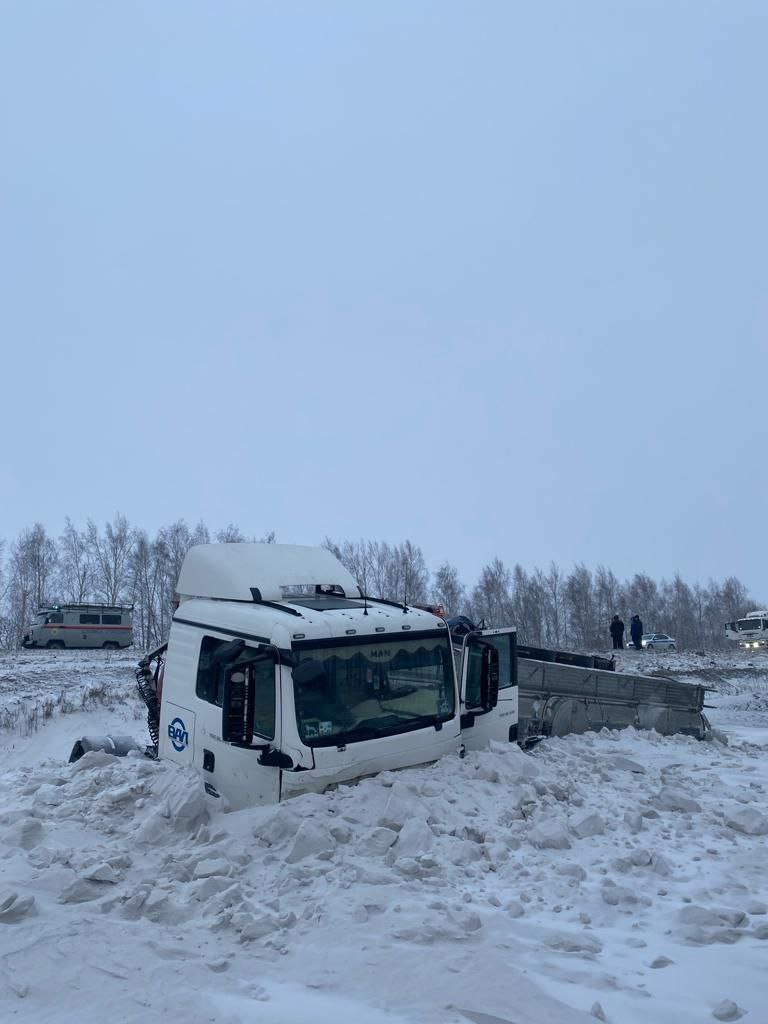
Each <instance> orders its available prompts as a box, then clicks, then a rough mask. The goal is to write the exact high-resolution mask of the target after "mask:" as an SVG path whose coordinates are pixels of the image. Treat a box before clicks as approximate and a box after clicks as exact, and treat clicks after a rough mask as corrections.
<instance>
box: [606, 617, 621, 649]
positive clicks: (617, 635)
mask: <svg viewBox="0 0 768 1024" xmlns="http://www.w3.org/2000/svg"><path fill="white" fill-rule="evenodd" d="M609 632H610V634H611V639H612V640H613V649H614V651H623V650H624V623H623V622H622V621H621V619H620V618H619V616H618V615H614V616H613V618H612V619H611V625H610V627H609Z"/></svg>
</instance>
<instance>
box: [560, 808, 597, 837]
mask: <svg viewBox="0 0 768 1024" xmlns="http://www.w3.org/2000/svg"><path fill="white" fill-rule="evenodd" d="M568 827H569V828H570V830H571V832H574V833H575V834H576V835H577V836H578V837H579V839H589V838H590V837H591V836H601V835H602V834H603V832H605V822H604V821H603V819H602V818H601V817H600V815H599V814H597V812H595V811H582V812H581V813H580V814H573V815H571V817H570V818H569V819H568Z"/></svg>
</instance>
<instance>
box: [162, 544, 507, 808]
mask: <svg viewBox="0 0 768 1024" xmlns="http://www.w3.org/2000/svg"><path fill="white" fill-rule="evenodd" d="M177 589H178V593H179V598H180V603H179V606H178V608H177V610H176V612H175V614H174V617H173V622H172V625H171V631H170V637H169V641H168V647H167V651H166V652H165V657H164V666H163V678H162V693H161V694H159V695H158V696H159V697H160V721H159V742H158V755H159V756H160V757H162V758H166V759H168V760H171V761H175V762H177V763H178V764H181V765H192V766H194V767H196V768H197V769H198V770H199V771H200V772H201V774H202V777H203V780H204V783H205V788H206V790H207V791H208V793H210V794H211V795H212V796H221V797H224V798H226V800H227V802H228V803H229V805H230V806H231V807H232V808H239V807H245V806H248V805H252V804H261V803H275V802H277V801H279V800H282V799H284V798H286V797H289V796H291V795H294V794H298V793H304V792H310V791H316V792H319V791H322V790H324V789H326V788H328V787H329V786H331V785H334V784H337V783H342V782H348V781H350V780H353V779H358V778H361V777H362V776H365V775H371V774H374V773H376V772H379V771H383V770H385V769H395V768H402V767H406V766H411V765H417V764H424V763H427V762H430V761H435V760H437V759H438V758H440V757H442V756H443V755H445V754H458V753H461V752H462V750H463V748H464V746H465V745H466V746H471V747H479V746H484V745H486V744H487V743H488V741H489V740H491V739H503V740H514V739H515V738H516V736H517V678H516V657H515V646H514V645H515V631H514V630H485V631H474V632H470V633H468V634H467V635H466V636H465V637H464V638H463V640H462V642H461V647H460V648H459V649H458V651H457V652H455V651H454V646H453V643H452V639H451V636H450V631H449V629H448V626H447V624H446V622H445V620H444V619H443V618H441V617H439V616H437V615H434V614H432V613H430V612H428V611H424V610H421V609H418V608H414V607H410V606H408V605H407V604H397V603H394V602H388V601H382V600H378V599H372V598H370V597H367V596H365V595H363V594H362V593H361V591H360V589H359V588H358V586H357V584H356V583H355V581H354V579H353V578H352V576H351V575H350V574H349V572H348V571H347V570H346V569H345V568H344V567H343V566H342V565H341V563H340V562H339V561H338V560H337V559H336V558H335V557H334V556H333V555H332V554H331V553H330V552H329V551H327V550H325V549H323V548H311V547H300V546H293V545H279V544H206V545H198V546H196V547H193V548H191V549H190V550H189V552H188V554H187V556H186V558H185V561H184V564H183V566H182V570H181V574H180V576H179V581H178V587H177ZM456 654H457V656H458V669H459V670H458V673H457V664H456V661H455V655H456Z"/></svg>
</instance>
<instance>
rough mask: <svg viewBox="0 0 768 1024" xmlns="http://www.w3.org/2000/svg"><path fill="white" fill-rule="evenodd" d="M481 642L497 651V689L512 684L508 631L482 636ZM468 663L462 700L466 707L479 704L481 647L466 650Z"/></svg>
mask: <svg viewBox="0 0 768 1024" xmlns="http://www.w3.org/2000/svg"><path fill="white" fill-rule="evenodd" d="M483 643H485V644H489V645H490V646H491V647H495V648H496V650H497V651H498V652H499V690H503V689H505V688H506V687H508V686H514V684H515V678H514V672H513V660H512V637H511V634H510V633H500V634H499V635H498V636H484V637H483ZM468 655H469V664H468V666H467V689H466V693H465V695H464V700H465V703H466V705H467V707H468V708H471V707H478V706H479V704H480V668H481V664H482V649H481V648H480V647H470V648H469V651H468Z"/></svg>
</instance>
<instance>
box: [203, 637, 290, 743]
mask: <svg viewBox="0 0 768 1024" xmlns="http://www.w3.org/2000/svg"><path fill="white" fill-rule="evenodd" d="M227 643H229V641H228V640H220V639H219V638H218V637H214V636H204V637H203V640H202V643H201V644H200V659H199V661H198V664H197V683H196V686H195V692H196V694H197V696H198V697H199V698H200V700H204V701H207V702H208V703H209V704H215V705H216V706H217V707H221V705H222V698H223V691H224V672H223V671H222V668H221V666H220V665H219V664H218V663H217V662H216V660H215V655H216V652H217V651H218V649H219V648H220V647H221V646H222V644H227ZM245 651H246V653H247V654H249V655H251V654H253V648H252V647H246V648H245ZM234 664H237V663H236V662H234ZM275 664H276V662H275V657H274V655H267V656H266V657H264V658H262V659H260V660H259V661H257V662H255V663H252V664H250V665H248V664H246V665H245V666H244V668H246V670H247V671H249V672H252V673H253V682H254V697H255V704H256V707H255V710H254V716H253V731H254V732H255V733H258V735H259V736H264V737H266V738H267V739H270V740H271V739H274V735H275ZM227 667H228V668H229V667H231V666H230V665H228V666H227Z"/></svg>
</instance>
